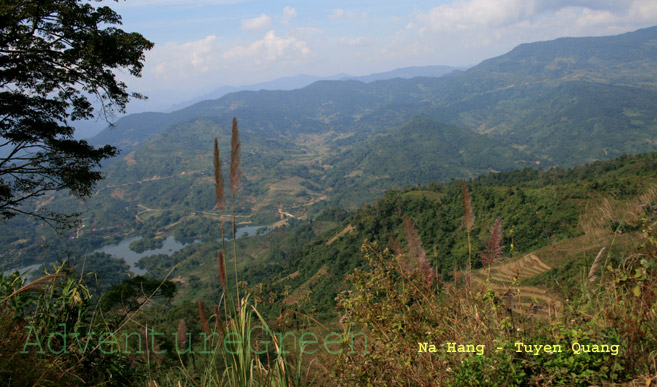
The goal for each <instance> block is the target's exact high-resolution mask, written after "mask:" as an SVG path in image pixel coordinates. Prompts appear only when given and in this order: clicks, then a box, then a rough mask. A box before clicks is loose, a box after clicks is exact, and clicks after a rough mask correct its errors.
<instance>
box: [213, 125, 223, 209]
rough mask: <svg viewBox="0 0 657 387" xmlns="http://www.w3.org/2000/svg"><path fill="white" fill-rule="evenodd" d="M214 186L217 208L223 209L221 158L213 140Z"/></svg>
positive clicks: (217, 146) (215, 139)
mask: <svg viewBox="0 0 657 387" xmlns="http://www.w3.org/2000/svg"><path fill="white" fill-rule="evenodd" d="M214 185H215V188H216V190H215V191H216V193H217V207H219V210H220V211H221V210H223V209H224V177H223V175H222V174H221V157H220V155H219V141H218V140H217V138H216V137H215V138H214Z"/></svg>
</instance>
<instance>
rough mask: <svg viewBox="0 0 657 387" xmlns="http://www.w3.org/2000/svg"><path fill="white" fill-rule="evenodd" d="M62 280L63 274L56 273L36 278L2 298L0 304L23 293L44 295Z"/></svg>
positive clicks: (64, 277)
mask: <svg viewBox="0 0 657 387" xmlns="http://www.w3.org/2000/svg"><path fill="white" fill-rule="evenodd" d="M63 279H66V274H64V273H59V272H57V273H53V274H48V275H45V276H43V277H41V278H38V279H36V280H34V281H32V282H30V283H29V284H27V285H23V286H22V287H20V288H19V289H16V290H15V291H14V292H13V293H11V294H10V295H8V296H7V297H5V298H3V299H2V301H0V303H4V302H5V301H7V300H9V299H10V298H12V297H14V296H15V295H17V294H20V293H24V292H39V293H45V292H47V291H48V290H49V289H50V287H51V286H53V285H54V284H55V283H56V282H57V281H59V280H63Z"/></svg>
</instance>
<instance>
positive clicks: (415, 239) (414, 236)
mask: <svg viewBox="0 0 657 387" xmlns="http://www.w3.org/2000/svg"><path fill="white" fill-rule="evenodd" d="M404 232H405V234H406V243H407V244H408V257H409V258H410V260H411V261H414V262H415V263H416V264H417V268H418V270H420V272H421V273H422V275H423V276H424V281H425V282H426V284H427V285H429V286H431V285H432V284H433V280H434V278H433V270H431V265H429V261H428V260H427V254H426V252H425V251H424V248H423V247H422V241H421V240H420V237H419V236H418V233H417V229H416V228H415V226H413V223H412V222H411V220H410V219H409V218H408V217H407V216H404Z"/></svg>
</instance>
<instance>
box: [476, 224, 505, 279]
mask: <svg viewBox="0 0 657 387" xmlns="http://www.w3.org/2000/svg"><path fill="white" fill-rule="evenodd" d="M503 248H504V246H502V218H500V217H499V216H498V217H497V219H495V222H494V223H493V225H492V226H491V228H490V236H489V237H488V242H486V247H485V248H484V252H483V253H481V255H480V257H481V264H482V266H483V267H488V277H490V265H492V264H493V262H499V261H501V259H502V258H501V257H502V249H503Z"/></svg>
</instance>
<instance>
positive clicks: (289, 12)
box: [281, 6, 297, 24]
mask: <svg viewBox="0 0 657 387" xmlns="http://www.w3.org/2000/svg"><path fill="white" fill-rule="evenodd" d="M296 16H297V10H296V9H294V8H292V7H290V6H286V7H285V8H283V16H282V17H281V23H283V24H289V23H290V20H292V19H294V18H295V17H296Z"/></svg>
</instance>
